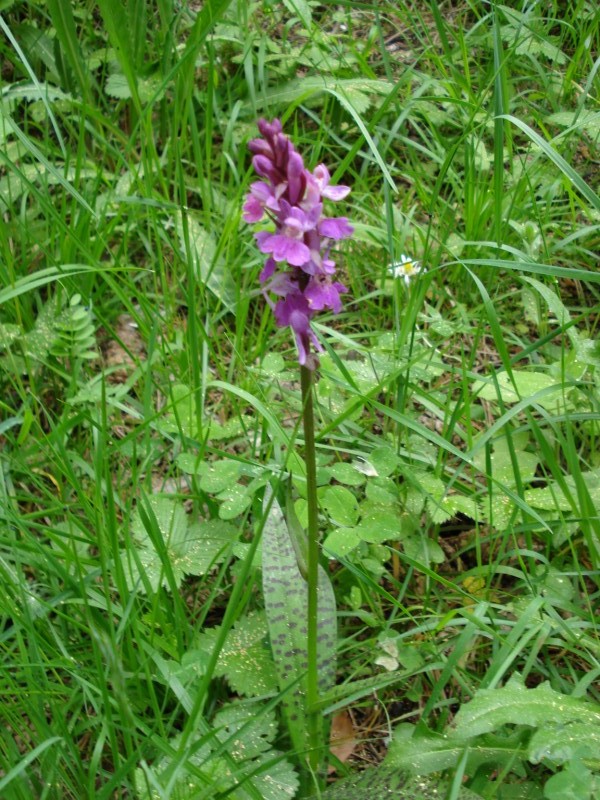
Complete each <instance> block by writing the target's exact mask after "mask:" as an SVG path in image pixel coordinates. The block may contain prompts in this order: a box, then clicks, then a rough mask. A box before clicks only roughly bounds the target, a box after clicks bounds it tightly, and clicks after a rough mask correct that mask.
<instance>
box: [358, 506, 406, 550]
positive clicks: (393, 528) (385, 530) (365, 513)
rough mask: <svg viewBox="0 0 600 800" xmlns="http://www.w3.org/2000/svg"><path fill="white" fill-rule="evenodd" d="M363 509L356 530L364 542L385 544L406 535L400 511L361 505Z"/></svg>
mask: <svg viewBox="0 0 600 800" xmlns="http://www.w3.org/2000/svg"><path fill="white" fill-rule="evenodd" d="M361 509H362V516H361V520H360V523H359V524H358V525H357V526H356V528H355V529H354V530H355V532H356V534H357V536H359V537H360V539H362V541H363V542H368V543H369V544H383V542H387V541H397V540H399V539H402V538H404V536H405V535H406V529H405V528H404V526H403V524H402V515H401V514H400V511H399V510H387V509H386V508H381V509H379V508H376V507H369V506H368V505H367V504H366V503H363V504H361Z"/></svg>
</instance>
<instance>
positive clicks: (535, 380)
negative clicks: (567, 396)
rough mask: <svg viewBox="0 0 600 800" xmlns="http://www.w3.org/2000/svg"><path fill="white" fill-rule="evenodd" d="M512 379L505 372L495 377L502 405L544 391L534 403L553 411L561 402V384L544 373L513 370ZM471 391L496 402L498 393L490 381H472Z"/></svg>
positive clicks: (484, 398) (483, 398)
mask: <svg viewBox="0 0 600 800" xmlns="http://www.w3.org/2000/svg"><path fill="white" fill-rule="evenodd" d="M512 377H513V379H514V384H513V381H512V380H511V377H510V376H509V375H508V373H506V372H501V373H500V374H499V375H497V381H498V391H500V394H501V397H502V401H503V402H504V403H518V402H519V400H522V399H523V398H525V397H533V396H534V395H536V394H537V393H538V392H543V391H544V390H549V389H554V391H546V392H545V394H544V395H543V396H542V397H536V398H535V402H536V403H538V404H539V405H541V406H543V407H544V408H548V407H549V408H550V409H553V408H555V407H556V405H557V403H559V401H560V400H561V395H562V393H563V391H564V388H563V384H562V382H561V381H559V380H558V379H557V378H555V377H554V376H552V375H548V374H547V373H544V372H526V371H524V370H516V369H513V371H512ZM471 388H472V391H473V393H474V394H477V395H478V397H479V398H480V399H482V400H490V401H492V402H494V401H495V402H497V401H498V391H497V390H496V386H495V385H494V383H493V381H491V380H476V381H473V385H472V387H471Z"/></svg>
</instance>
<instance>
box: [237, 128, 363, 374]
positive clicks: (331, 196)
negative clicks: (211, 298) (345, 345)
mask: <svg viewBox="0 0 600 800" xmlns="http://www.w3.org/2000/svg"><path fill="white" fill-rule="evenodd" d="M258 129H259V131H260V133H261V136H262V138H259V139H252V141H251V142H249V144H248V147H249V149H250V151H251V152H252V154H253V159H252V164H253V166H254V170H255V172H256V173H257V174H258V175H259V176H260V177H261V178H263V179H264V180H261V181H256V182H254V183H253V184H252V185H251V186H250V192H249V194H248V196H247V198H246V202H245V203H244V214H243V217H244V220H245V221H246V222H260V221H261V220H262V219H264V218H265V216H266V217H267V218H268V219H270V220H271V221H272V222H273V223H274V224H275V230H274V231H273V230H270V231H268V230H263V231H259V232H258V233H256V234H255V236H256V241H257V244H258V248H259V250H260V251H261V252H262V253H265V254H266V255H267V256H268V258H267V260H266V262H265V266H264V268H263V270H262V272H261V274H260V281H261V283H262V284H263V292H264V293H265V297H266V298H267V301H268V303H269V305H270V306H271V307H272V308H273V311H274V314H275V319H276V321H277V324H278V325H280V326H282V327H284V326H288V325H289V327H290V328H291V329H292V331H293V333H294V337H295V339H296V345H297V347H298V360H299V361H300V364H303V365H306V366H307V367H309V368H310V369H314V368H315V367H316V366H317V364H318V360H317V358H316V356H315V355H314V354H312V353H311V344H312V345H313V347H314V349H315V350H318V351H320V350H322V347H321V345H320V344H319V341H318V339H317V337H316V335H315V333H314V331H313V330H312V328H311V320H312V318H313V316H314V314H315V313H316V312H317V311H324V310H331V311H333V312H334V313H336V314H337V313H338V312H339V311H341V309H342V301H341V298H340V294H343V293H344V292H346V287H345V286H344V285H343V284H342V283H339V282H337V281H334V280H333V275H334V273H335V262H334V261H333V260H332V258H331V257H330V250H331V247H332V244H333V242H335V241H339V240H341V239H347V238H349V237H350V236H352V233H353V230H354V229H353V228H352V226H351V225H350V224H349V223H348V220H347V219H346V217H324V216H323V199H327V200H333V201H337V200H342V199H343V198H344V197H346V196H347V194H348V193H349V192H350V189H349V187H348V186H330V180H331V177H330V174H329V170H328V169H327V167H326V166H325V165H324V164H319V165H318V166H317V167H315V169H314V170H313V171H312V172H310V171H309V170H307V169H306V168H305V166H304V162H303V160H302V156H301V155H300V154H299V153H298V152H297V151H296V150H295V149H294V146H293V145H292V143H291V142H290V140H289V139H288V138H287V136H285V134H284V133H283V130H282V126H281V122H280V121H279V120H278V119H275V120H273V121H272V122H267V120H264V119H261V120H259V122H258ZM270 294H272V295H275V296H276V297H279V298H280V299H279V300H277V302H274V301H272V300H271V299H270V297H269V295H270Z"/></svg>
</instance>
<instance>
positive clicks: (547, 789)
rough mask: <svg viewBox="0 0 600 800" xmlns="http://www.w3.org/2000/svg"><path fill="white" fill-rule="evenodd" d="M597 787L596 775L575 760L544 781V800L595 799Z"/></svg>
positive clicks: (599, 785) (599, 786) (599, 783)
mask: <svg viewBox="0 0 600 800" xmlns="http://www.w3.org/2000/svg"><path fill="white" fill-rule="evenodd" d="M599 788H600V781H599V780H598V777H597V776H595V775H592V773H591V772H590V771H589V769H587V768H586V767H585V766H584V765H583V764H581V763H579V762H575V763H573V764H569V765H568V766H567V768H566V769H564V770H562V772H558V773H557V774H556V775H552V777H551V778H549V779H548V780H547V781H546V784H545V785H544V797H545V798H546V800H597V797H598V795H597V793H596V792H597V790H598V789H599Z"/></svg>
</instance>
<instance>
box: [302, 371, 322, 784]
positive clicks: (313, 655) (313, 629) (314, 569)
mask: <svg viewBox="0 0 600 800" xmlns="http://www.w3.org/2000/svg"><path fill="white" fill-rule="evenodd" d="M312 380H313V378H312V371H311V370H310V369H307V368H306V367H300V382H301V386H302V409H303V410H302V414H303V424H304V460H305V463H306V499H307V503H308V530H307V534H308V557H307V561H308V571H307V582H308V619H307V645H306V649H307V661H308V671H307V677H306V705H307V709H306V712H307V725H308V738H309V745H310V751H309V754H308V768H309V770H310V772H311V773H312V775H313V776H314V777H315V778H317V779H318V778H319V773H320V767H321V760H322V755H323V744H324V743H323V715H322V712H321V711H320V710H319V708H318V701H319V670H318V643H317V636H318V581H319V519H318V505H317V466H316V457H315V418H314V409H313V394H312V392H313V385H312Z"/></svg>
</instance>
